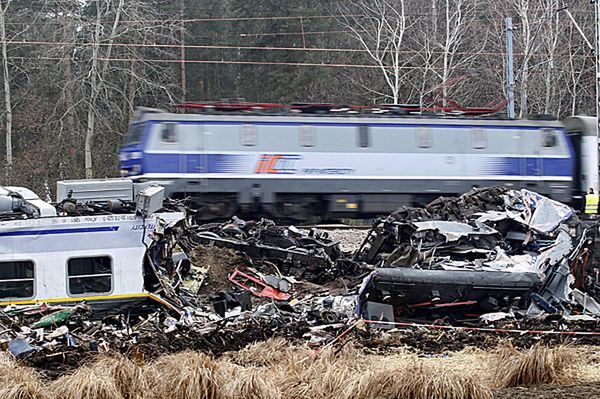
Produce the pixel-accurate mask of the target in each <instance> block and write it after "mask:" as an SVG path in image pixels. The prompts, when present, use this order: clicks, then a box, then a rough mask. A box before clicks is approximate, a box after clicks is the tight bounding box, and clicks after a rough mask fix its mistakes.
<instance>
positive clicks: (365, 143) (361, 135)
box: [358, 125, 371, 147]
mask: <svg viewBox="0 0 600 399" xmlns="http://www.w3.org/2000/svg"><path fill="white" fill-rule="evenodd" d="M358 145H359V146H360V147H370V146H371V132H370V131H369V126H367V125H360V126H359V127H358Z"/></svg>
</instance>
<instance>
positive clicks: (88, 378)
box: [49, 364, 123, 399]
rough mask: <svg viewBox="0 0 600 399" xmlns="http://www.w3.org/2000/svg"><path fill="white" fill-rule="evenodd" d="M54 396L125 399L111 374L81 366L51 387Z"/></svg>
mask: <svg viewBox="0 0 600 399" xmlns="http://www.w3.org/2000/svg"><path fill="white" fill-rule="evenodd" d="M49 391H50V393H51V394H52V395H54V396H55V397H57V398H61V399H109V398H113V399H123V395H122V394H121V392H120V390H119V388H118V386H117V384H116V382H115V380H114V378H112V377H111V376H110V374H109V372H105V371H104V370H100V369H98V368H97V367H94V365H93V364H89V365H84V366H81V367H80V368H79V369H77V371H75V372H74V373H72V374H67V375H65V376H63V377H61V378H59V379H57V380H56V381H54V382H53V383H52V384H50V386H49Z"/></svg>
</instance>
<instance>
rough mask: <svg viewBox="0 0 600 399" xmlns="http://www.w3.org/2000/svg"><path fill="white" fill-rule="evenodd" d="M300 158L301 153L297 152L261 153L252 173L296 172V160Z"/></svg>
mask: <svg viewBox="0 0 600 399" xmlns="http://www.w3.org/2000/svg"><path fill="white" fill-rule="evenodd" d="M301 159H302V155H297V154H262V155H261V156H260V159H259V160H258V163H257V164H256V168H255V169H254V173H267V174H276V175H285V174H287V175H290V174H293V173H297V172H298V169H296V161H299V160H301Z"/></svg>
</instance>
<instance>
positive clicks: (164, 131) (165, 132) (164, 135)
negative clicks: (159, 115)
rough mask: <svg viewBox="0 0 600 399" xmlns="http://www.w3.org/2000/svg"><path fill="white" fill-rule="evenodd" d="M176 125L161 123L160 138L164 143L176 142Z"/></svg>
mask: <svg viewBox="0 0 600 399" xmlns="http://www.w3.org/2000/svg"><path fill="white" fill-rule="evenodd" d="M176 129H177V125H176V124H175V123H163V124H161V139H162V141H163V142H165V143H177V130H176Z"/></svg>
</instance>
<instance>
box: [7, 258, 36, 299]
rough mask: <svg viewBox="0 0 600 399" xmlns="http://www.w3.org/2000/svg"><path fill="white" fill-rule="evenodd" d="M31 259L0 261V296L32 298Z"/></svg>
mask: <svg viewBox="0 0 600 399" xmlns="http://www.w3.org/2000/svg"><path fill="white" fill-rule="evenodd" d="M34 277H35V275H34V267H33V262H32V261H28V260H26V261H13V262H0V298H32V297H33V282H34Z"/></svg>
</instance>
